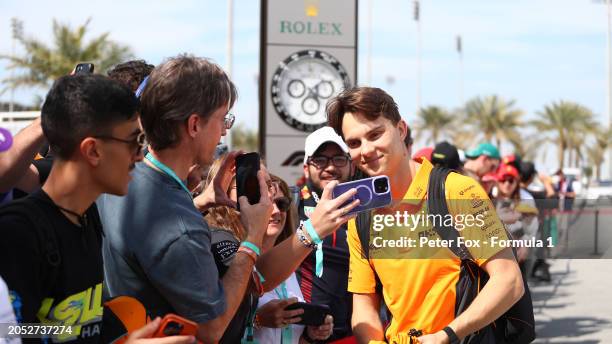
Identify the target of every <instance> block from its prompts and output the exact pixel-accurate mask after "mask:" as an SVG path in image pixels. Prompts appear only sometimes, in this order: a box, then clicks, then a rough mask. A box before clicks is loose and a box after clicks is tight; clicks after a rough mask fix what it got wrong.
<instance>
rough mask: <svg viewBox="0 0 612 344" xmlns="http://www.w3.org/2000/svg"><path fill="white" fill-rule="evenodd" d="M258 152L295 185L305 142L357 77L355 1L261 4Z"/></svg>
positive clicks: (271, 0) (268, 1)
mask: <svg viewBox="0 0 612 344" xmlns="http://www.w3.org/2000/svg"><path fill="white" fill-rule="evenodd" d="M261 16H262V18H261V30H262V31H261V58H260V76H262V77H260V90H259V99H260V109H259V112H260V115H259V119H260V121H259V138H260V150H261V152H262V153H263V154H264V156H265V158H266V161H267V164H268V167H269V169H270V170H271V171H273V172H274V173H275V174H278V175H279V176H280V177H282V178H283V179H285V180H286V181H287V183H288V184H290V185H293V184H294V183H295V181H296V180H297V179H298V178H299V177H300V176H301V175H302V172H303V169H302V163H303V155H304V140H305V138H306V136H307V135H308V134H309V133H311V132H313V131H314V130H316V129H318V128H320V127H322V126H325V125H326V124H327V115H326V113H325V107H326V105H327V102H328V101H329V100H330V99H331V98H333V97H334V96H336V95H337V94H338V93H340V92H341V91H342V90H344V89H345V88H348V87H352V86H354V85H355V82H356V79H357V0H333V1H329V0H262V13H261Z"/></svg>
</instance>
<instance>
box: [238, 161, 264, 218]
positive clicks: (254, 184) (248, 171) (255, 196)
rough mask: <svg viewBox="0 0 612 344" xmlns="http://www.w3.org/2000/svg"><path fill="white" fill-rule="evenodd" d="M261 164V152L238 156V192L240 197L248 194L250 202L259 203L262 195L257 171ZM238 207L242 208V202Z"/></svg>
mask: <svg viewBox="0 0 612 344" xmlns="http://www.w3.org/2000/svg"><path fill="white" fill-rule="evenodd" d="M260 166H261V161H260V158H259V154H257V153H255V152H252V153H247V154H242V155H239V156H237V157H236V193H237V194H238V198H240V196H246V198H247V199H248V200H249V204H256V203H258V202H259V198H260V197H261V193H260V192H259V181H258V180H257V172H258V171H259V167H260ZM237 207H238V208H237V209H238V210H240V202H239V203H238V205H237Z"/></svg>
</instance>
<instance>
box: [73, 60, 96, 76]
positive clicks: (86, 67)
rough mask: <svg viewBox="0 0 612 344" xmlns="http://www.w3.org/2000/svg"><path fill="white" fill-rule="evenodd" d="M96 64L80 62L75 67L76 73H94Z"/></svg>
mask: <svg viewBox="0 0 612 344" xmlns="http://www.w3.org/2000/svg"><path fill="white" fill-rule="evenodd" d="M93 72H94V64H93V63H79V64H77V65H76V67H75V68H74V75H79V74H93Z"/></svg>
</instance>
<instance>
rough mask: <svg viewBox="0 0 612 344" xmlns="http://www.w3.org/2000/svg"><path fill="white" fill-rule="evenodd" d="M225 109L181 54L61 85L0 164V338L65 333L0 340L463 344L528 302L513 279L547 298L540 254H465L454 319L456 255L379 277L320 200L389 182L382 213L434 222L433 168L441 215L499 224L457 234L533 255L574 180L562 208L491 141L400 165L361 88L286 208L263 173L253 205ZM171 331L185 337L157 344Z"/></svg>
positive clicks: (349, 97)
mask: <svg viewBox="0 0 612 344" xmlns="http://www.w3.org/2000/svg"><path fill="white" fill-rule="evenodd" d="M236 97H237V90H236V88H235V86H234V84H233V83H232V81H231V80H230V79H229V78H228V76H227V74H226V73H225V72H224V71H223V70H222V69H221V68H220V67H219V66H217V65H216V64H214V63H213V62H211V61H209V60H207V59H204V58H198V57H194V56H190V55H179V56H176V57H173V58H169V59H167V60H166V61H165V62H163V63H162V64H160V65H159V66H152V65H149V64H147V63H145V62H144V61H129V62H126V63H123V64H120V65H118V66H115V67H114V68H113V69H112V70H111V71H109V72H108V75H107V76H102V75H90V74H76V75H67V76H64V77H61V78H59V79H58V80H57V81H56V82H55V83H54V84H53V86H52V88H51V90H50V91H49V93H48V94H47V96H46V99H45V102H44V105H43V107H42V111H41V118H40V119H37V120H35V121H34V122H33V123H32V124H31V125H30V126H28V127H27V128H26V129H24V130H22V131H21V132H20V133H18V134H17V135H16V136H15V137H14V138H10V137H9V138H10V141H11V142H10V144H8V145H2V146H1V147H2V151H1V152H0V204H2V207H0V231H1V236H2V240H1V241H0V277H1V278H2V279H1V280H0V323H20V324H30V323H40V324H47V325H56V324H62V325H69V326H71V329H72V331H71V333H61V334H59V335H57V336H53V337H48V338H43V339H40V338H36V339H34V338H22V339H19V338H8V337H7V338H5V339H2V338H0V342H1V341H2V340H6V341H7V342H9V343H19V342H20V341H22V342H23V343H29V342H41V341H42V342H69V343H113V342H125V343H143V344H144V343H148V344H156V343H159V344H161V343H192V342H195V341H196V340H197V341H199V342H203V343H217V342H220V343H240V342H242V343H284V344H287V343H315V342H334V341H338V342H339V343H340V342H355V341H356V342H359V343H368V342H370V343H377V342H381V343H382V342H393V343H409V342H412V340H415V341H417V340H418V342H420V343H458V342H459V340H460V339H462V338H466V337H468V336H472V335H473V334H474V333H480V332H484V330H482V329H483V328H485V327H487V326H488V325H489V324H491V323H492V322H493V321H494V320H496V319H498V318H500V316H502V315H503V314H504V313H505V312H507V311H508V310H509V309H511V307H512V306H513V305H515V304H516V303H517V301H519V300H520V299H522V298H523V297H524V295H526V294H528V290H527V288H526V286H525V284H524V281H525V280H527V279H529V278H536V279H539V280H544V281H547V280H548V281H549V280H550V274H549V273H548V270H547V264H546V262H545V259H546V258H547V257H548V256H549V252H547V250H546V248H531V247H529V245H517V247H518V248H517V249H516V250H514V251H513V250H512V249H511V248H499V249H469V252H470V254H471V256H472V257H473V259H472V260H473V261H474V262H475V263H476V264H477V267H478V268H479V269H481V270H482V271H483V272H485V273H486V274H487V275H488V282H487V284H486V285H485V286H484V287H481V289H479V292H478V295H477V296H476V297H475V298H474V299H473V300H472V301H471V304H470V305H469V307H467V309H465V310H464V311H463V312H462V313H460V314H459V313H456V310H455V308H456V307H455V304H456V297H457V296H458V294H459V291H457V290H458V289H457V290H456V288H455V285H456V284H457V281H458V280H459V279H460V278H463V277H461V276H463V275H461V276H460V270H461V269H463V267H464V265H463V264H464V263H463V262H462V259H463V258H462V257H455V256H452V252H451V251H450V250H447V253H448V257H447V259H429V258H430V257H426V258H421V259H405V258H404V259H402V258H397V257H396V258H395V259H377V258H376V255H377V254H378V251H377V250H376V248H375V247H373V246H372V245H371V244H368V243H367V242H364V236H362V234H361V233H362V232H363V231H364V230H365V232H366V236H365V240H369V239H370V227H369V226H367V225H364V222H360V221H358V219H357V218H356V217H357V215H355V214H351V213H350V211H351V210H352V209H353V208H355V207H356V206H358V205H359V204H360V201H359V199H358V198H355V195H356V193H357V190H355V189H351V190H350V191H349V192H347V193H345V194H343V195H341V196H339V197H337V198H333V197H332V190H333V188H334V187H335V186H336V185H338V184H339V183H342V182H347V181H351V180H356V179H361V178H364V177H367V176H379V175H387V176H388V177H389V181H390V189H391V194H392V198H393V203H392V204H391V205H390V206H389V207H387V208H384V209H379V210H376V212H380V213H381V214H385V213H391V212H396V211H404V212H411V213H417V212H419V211H425V212H427V211H428V210H427V190H428V180H429V178H430V175H431V173H432V171H434V170H436V169H437V168H442V167H443V168H446V169H449V171H451V172H452V173H450V174H448V177H446V179H445V181H444V182H443V184H444V186H445V187H446V195H447V196H446V203H447V204H448V210H449V212H450V213H454V214H456V213H459V212H465V213H470V214H479V213H480V214H481V213H483V212H484V213H486V211H487V210H488V209H489V210H494V211H492V212H490V213H491V214H492V215H491V216H488V217H487V224H486V229H485V228H484V227H483V228H481V229H478V230H477V231H472V232H470V231H468V230H466V231H465V232H462V236H464V237H466V238H472V239H482V238H486V237H490V236H491V235H497V236H498V237H501V238H509V239H511V240H514V241H524V242H527V241H530V240H532V239H534V238H537V239H543V240H545V239H546V238H548V237H550V236H551V233H550V232H551V229H550V228H551V227H552V226H551V223H552V220H551V219H553V218H555V217H556V211H557V207H555V206H552V207H551V206H547V203H545V202H536V201H537V200H542V199H555V197H557V196H558V195H559V194H560V193H562V194H563V195H564V196H566V197H567V198H571V197H572V191H571V190H568V188H567V185H568V183H567V182H565V184H563V183H561V184H557V185H556V187H557V190H555V185H553V183H552V181H551V178H549V177H547V176H545V175H543V174H539V173H537V171H536V170H535V168H534V164H533V163H532V162H528V161H523V160H521V159H520V157H519V156H516V155H509V156H505V157H502V156H501V154H500V153H499V150H498V148H497V147H495V146H494V145H492V144H490V143H482V144H480V145H478V146H477V147H475V148H474V149H472V150H469V151H467V152H465V153H463V152H460V151H458V150H457V149H456V148H455V146H453V145H452V144H451V143H449V142H440V143H437V144H436V145H435V147H430V148H425V149H422V150H420V151H419V152H417V153H416V154H414V155H412V149H413V147H412V138H411V133H410V128H409V127H408V125H407V124H406V122H405V121H404V120H403V119H402V118H401V116H400V115H399V110H398V108H397V105H396V104H395V102H394V101H393V99H392V98H391V96H389V95H388V94H387V93H386V92H385V91H383V90H381V89H377V88H370V87H356V88H351V89H347V90H345V91H343V92H342V93H340V95H338V96H337V97H335V98H333V99H332V100H330V102H329V103H328V104H327V114H328V119H329V126H326V127H323V128H320V129H318V130H316V131H315V132H313V133H311V134H310V135H309V136H308V137H307V138H306V140H305V144H304V150H305V157H304V164H303V168H304V177H303V179H302V183H300V184H298V185H297V186H296V188H297V189H296V190H297V192H295V193H294V192H292V191H291V190H292V187H290V186H289V185H288V183H287V182H290V183H291V182H293V181H284V180H282V179H281V178H279V177H277V176H275V175H274V174H273V173H274V171H268V169H267V168H266V166H265V161H264V160H263V159H262V164H261V168H260V170H259V172H258V175H257V177H258V182H259V189H260V194H261V198H260V199H259V201H258V202H257V203H255V204H250V203H249V202H248V201H247V199H246V198H245V197H240V198H238V197H237V192H236V188H237V185H236V163H235V161H236V157H237V156H239V155H240V154H242V153H243V152H227V153H225V154H218V143H219V141H220V139H221V137H222V136H224V135H226V133H227V131H228V130H230V129H231V127H232V125H233V123H234V120H235V116H234V115H233V114H232V112H231V109H232V106H233V104H234V103H235V101H236ZM3 135H4V139H3V142H7V141H8V140H9V138H7V136H8V135H7V134H4V133H3ZM536 180H537V181H539V182H537V183H535V182H534V181H536ZM536 184H537V185H539V186H541V187H540V189H538V188H536V187H534V186H535V185H536ZM563 187H565V189H563ZM464 195H465V197H464ZM466 197H467V198H466ZM457 200H459V201H457ZM455 201H457V202H455ZM460 201H461V202H463V203H461V204H460V203H459V202H460ZM466 202H470V203H469V206H465V205H464V204H465V203H466ZM238 205H239V207H238ZM238 209H239V210H238ZM364 228H365V229H364ZM411 235H412V234H411ZM414 235H415V236H417V237H419V236H429V237H431V236H436V235H437V234H436V233H435V231H433V232H432V229H431V227H429V228H425V227H423V228H419V229H418V230H417V231H416V232H415V233H414ZM445 252H446V251H445ZM459 258H461V259H459ZM299 302H302V303H309V304H316V305H326V306H328V307H329V314H327V315H326V316H325V318H324V320H323V321H322V323H321V324H318V325H302V324H301V320H302V319H301V316H302V315H303V313H304V308H300V307H297V308H293V307H289V308H287V307H288V306H291V305H294V304H297V303H299ZM294 306H295V305H294ZM141 311H142V314H144V315H142V314H141V313H139V312H141ZM135 314H141V316H137V315H135ZM168 314H176V315H178V316H180V317H182V318H184V319H186V320H187V321H190V322H193V323H195V324H196V326H197V330H196V331H195V332H194V333H190V334H185V335H175V336H166V337H159V336H158V334H159V331H160V327H161V326H162V325H161V323H162V320H161V318H163V317H164V316H166V315H168ZM531 321H533V318H531ZM479 330H480V331H479ZM496 335H497V334H496ZM158 337H159V338H158ZM480 342H485V341H480Z"/></svg>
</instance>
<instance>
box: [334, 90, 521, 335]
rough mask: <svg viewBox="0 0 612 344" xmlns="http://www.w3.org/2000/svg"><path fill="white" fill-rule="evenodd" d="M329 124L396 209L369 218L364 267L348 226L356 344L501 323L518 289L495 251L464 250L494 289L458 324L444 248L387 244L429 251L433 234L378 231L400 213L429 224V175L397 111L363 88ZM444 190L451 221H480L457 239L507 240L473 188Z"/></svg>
mask: <svg viewBox="0 0 612 344" xmlns="http://www.w3.org/2000/svg"><path fill="white" fill-rule="evenodd" d="M327 114H328V119H329V125H330V126H331V127H332V128H334V130H335V131H336V132H337V133H338V134H339V135H340V136H342V137H343V139H344V140H345V142H346V144H347V146H348V147H349V153H350V155H351V158H352V160H353V162H354V164H355V165H356V166H357V167H358V168H359V169H361V170H362V171H363V172H364V173H366V174H367V175H370V176H378V175H387V176H388V177H389V179H390V184H391V192H392V195H393V199H394V200H396V202H394V203H393V204H392V205H391V206H390V207H388V208H384V209H379V210H377V211H375V212H374V213H373V216H372V223H373V226H372V227H371V229H370V237H371V238H373V239H372V240H371V241H370V244H369V256H367V257H366V256H364V253H363V251H362V247H361V242H360V239H359V235H358V231H357V228H356V226H355V222H354V221H350V222H349V234H348V235H349V238H348V241H349V250H350V271H349V282H348V289H349V291H350V292H353V293H354V295H353V315H352V326H353V333H354V335H355V336H356V337H357V339H358V342H359V343H377V342H384V341H387V342H389V343H409V342H410V337H411V336H410V334H409V333H410V330H411V329H419V330H421V331H422V333H423V335H422V336H420V337H419V338H418V340H419V342H420V343H426V344H428V343H458V342H459V340H460V339H461V338H464V337H466V336H467V335H469V334H471V333H473V332H475V331H477V330H479V329H481V328H483V327H485V326H486V325H488V324H489V323H491V322H492V321H494V320H495V319H497V318H498V317H500V316H501V315H502V314H503V313H504V312H506V311H507V310H508V309H509V308H510V307H511V306H512V305H513V304H514V303H515V302H516V301H518V300H519V299H520V298H521V296H522V294H523V292H524V289H523V281H522V278H521V273H520V270H519V268H518V265H517V263H516V261H515V259H514V256H513V254H512V251H511V250H510V249H509V248H502V247H499V246H498V247H494V246H493V245H490V246H487V245H483V247H481V248H477V247H470V248H469V252H470V253H471V255H472V257H474V260H475V262H476V263H477V264H478V265H479V266H480V267H481V268H482V269H483V270H484V271H486V272H487V273H488V274H489V275H490V279H489V281H488V283H487V284H486V285H485V287H484V288H483V289H482V290H481V291H480V293H479V294H478V296H477V297H476V298H475V299H474V301H473V302H472V303H471V305H470V306H469V307H468V308H467V310H465V311H464V312H463V313H461V314H460V315H459V316H457V317H455V314H454V311H455V297H456V294H455V293H456V284H457V281H458V280H459V272H460V264H461V262H460V260H459V259H458V258H457V257H455V256H453V254H452V252H451V251H450V250H449V249H448V248H445V247H443V245H439V247H436V246H435V245H434V247H428V248H426V249H414V248H413V247H414V246H412V248H411V247H410V246H407V247H398V246H397V245H394V244H393V243H397V242H398V241H396V240H393V242H391V241H392V240H387V241H385V240H383V239H390V238H392V239H398V237H400V236H402V234H403V235H404V237H403V240H406V242H408V241H409V240H411V239H412V240H415V242H416V243H417V246H416V247H417V248H418V244H419V243H422V241H421V238H423V237H425V238H428V239H430V240H432V241H429V240H425V241H426V242H428V243H429V242H438V241H439V239H440V237H439V236H438V234H437V233H436V231H435V230H433V229H432V228H433V227H432V226H431V225H427V224H422V223H420V222H419V223H416V222H415V223H414V226H413V227H410V228H408V227H403V228H400V227H401V226H400V223H399V220H398V222H397V223H395V224H394V225H392V226H389V225H388V223H387V221H386V220H385V221H384V224H385V225H384V226H381V223H380V220H381V219H383V218H385V217H386V216H389V215H390V216H393V214H396V212H398V211H399V212H401V213H404V214H410V215H418V214H427V202H426V201H425V200H426V196H427V185H428V181H429V175H430V172H431V170H432V168H433V167H432V165H431V163H429V161H427V160H422V164H421V165H419V164H418V163H417V162H415V161H413V160H412V159H411V147H410V146H407V145H405V144H404V142H405V141H406V139H407V137H408V136H409V135H410V134H409V129H408V126H407V124H406V122H405V121H404V120H403V119H402V118H401V116H400V115H399V111H398V109H397V105H396V104H395V102H394V101H393V99H392V98H391V96H389V95H388V94H387V93H386V92H384V91H383V90H381V89H378V88H369V87H359V88H353V89H349V90H346V91H344V92H342V93H341V94H340V95H339V96H337V97H336V98H334V99H333V100H332V101H330V103H329V104H328V106H327ZM445 186H446V194H447V200H446V201H447V205H448V209H449V213H450V214H452V215H478V214H484V218H483V221H482V222H481V223H476V224H473V225H466V227H465V228H464V229H463V230H462V231H461V232H460V235H461V237H462V238H464V239H466V240H470V239H472V240H480V241H490V242H492V240H489V239H492V238H493V237H496V238H497V239H499V240H504V239H507V237H506V234H505V231H504V228H503V225H502V224H501V222H500V221H499V219H498V218H497V215H496V214H495V211H494V207H493V205H492V204H491V201H490V200H489V199H488V197H487V195H486V193H485V192H484V190H483V189H482V187H480V185H478V183H477V182H476V181H474V180H473V179H471V178H469V177H465V176H462V175H459V174H456V173H451V174H450V175H449V176H448V178H447V179H446V183H445ZM398 200H399V201H398ZM404 225H405V223H404ZM455 228H457V229H459V228H458V227H457V226H455ZM402 229H403V231H402ZM436 240H438V241H436ZM415 258H420V259H415ZM431 258H436V259H431ZM377 279H378V280H379V281H380V285H382V297H383V298H384V301H385V303H386V305H387V307H388V308H389V311H390V313H391V315H392V320H391V323H390V324H389V326H388V327H387V328H386V329H385V330H383V326H382V324H381V322H380V320H379V313H378V310H379V309H380V302H381V295H380V294H379V293H377Z"/></svg>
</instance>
